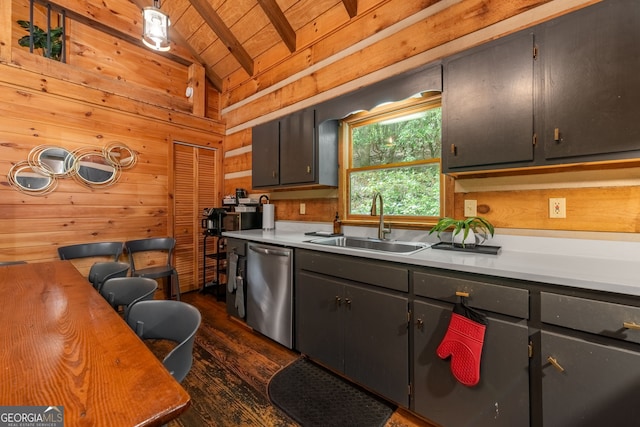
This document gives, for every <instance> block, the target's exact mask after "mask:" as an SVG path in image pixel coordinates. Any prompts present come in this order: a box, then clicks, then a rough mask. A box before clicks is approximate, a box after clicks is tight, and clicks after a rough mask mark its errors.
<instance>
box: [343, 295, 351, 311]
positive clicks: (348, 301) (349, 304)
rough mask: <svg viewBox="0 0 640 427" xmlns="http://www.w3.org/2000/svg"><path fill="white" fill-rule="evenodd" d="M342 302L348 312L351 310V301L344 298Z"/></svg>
mask: <svg viewBox="0 0 640 427" xmlns="http://www.w3.org/2000/svg"><path fill="white" fill-rule="evenodd" d="M344 302H345V303H346V304H347V308H349V310H351V299H349V298H345V299H344Z"/></svg>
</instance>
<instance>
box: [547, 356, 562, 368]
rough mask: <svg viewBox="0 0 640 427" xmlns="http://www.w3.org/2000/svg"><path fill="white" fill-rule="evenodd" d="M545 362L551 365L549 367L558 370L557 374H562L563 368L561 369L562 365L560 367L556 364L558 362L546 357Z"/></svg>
mask: <svg viewBox="0 0 640 427" xmlns="http://www.w3.org/2000/svg"><path fill="white" fill-rule="evenodd" d="M547 362H549V363H551V365H552V366H553V367H554V368H556V369H557V370H558V372H564V368H563V367H562V365H560V364H559V363H558V361H557V360H556V359H555V358H553V357H551V356H549V357H547Z"/></svg>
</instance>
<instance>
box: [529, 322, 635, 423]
mask: <svg viewBox="0 0 640 427" xmlns="http://www.w3.org/2000/svg"><path fill="white" fill-rule="evenodd" d="M611 344H613V342H608V341H607V342H606V343H603V344H600V343H595V342H589V341H586V340H583V339H580V338H576V337H571V336H568V335H564V334H559V333H554V332H549V331H542V351H541V356H542V358H543V360H542V414H543V415H542V418H543V426H544V427H590V426H593V427H601V426H635V425H638V422H639V420H640V406H639V405H638V392H639V391H640V353H638V352H635V351H630V350H627V349H624V348H620V347H616V346H615V344H614V345H611ZM550 358H551V359H553V364H552V363H551V362H550V360H549V359H550Z"/></svg>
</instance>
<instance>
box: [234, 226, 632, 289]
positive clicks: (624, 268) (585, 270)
mask: <svg viewBox="0 0 640 427" xmlns="http://www.w3.org/2000/svg"><path fill="white" fill-rule="evenodd" d="M302 227H303V228H301V226H299V225H295V226H291V224H280V223H277V224H276V229H275V230H270V231H263V230H243V231H231V232H225V233H223V235H224V236H227V237H235V238H239V239H246V240H251V241H255V242H261V243H266V244H275V245H281V246H287V247H293V248H304V249H311V250H315V251H319V252H329V253H335V254H344V255H351V256H359V257H363V258H367V259H379V260H383V261H391V262H398V263H404V264H409V265H416V266H426V267H435V268H442V269H447V270H455V271H462V272H469V273H477V274H486V275H491V276H497V277H505V278H512V279H520V280H527V281H534V282H541V283H547V284H552V285H563V286H570V287H576V288H582V289H591V290H598V291H607V292H615V293H621V294H628V295H635V296H640V271H639V270H640V268H639V267H640V243H639V242H627V241H619V242H615V241H592V240H581V239H558V238H547V237H515V238H514V236H498V235H496V237H494V239H492V240H491V241H490V242H487V243H486V244H490V245H494V246H501V248H502V249H501V251H500V253H499V254H498V255H482V254H476V253H469V252H457V251H448V250H440V249H432V248H427V249H423V250H421V251H418V252H416V253H413V254H400V253H391V252H380V251H374V250H362V249H351V248H343V247H335V246H325V245H319V244H316V243H309V241H310V240H313V239H317V238H319V237H314V236H307V235H305V234H304V232H305V231H329V230H330V228H327V227H330V226H329V225H327V226H324V225H323V224H322V223H311V224H305V225H303V226H302ZM360 230H362V227H348V229H345V230H343V232H344V233H345V235H348V236H353V235H361V236H362V235H363V234H365V235H366V234H367V233H368V234H370V231H364V232H363V231H360ZM365 230H366V229H365ZM398 234H400V235H399V236H398V237H396V236H392V240H399V241H413V242H416V241H420V242H425V243H431V244H434V243H437V242H438V241H439V239H437V238H436V237H435V235H431V236H429V235H428V234H427V233H424V232H415V231H414V232H411V231H406V230H405V232H404V233H402V232H401V230H400V231H398Z"/></svg>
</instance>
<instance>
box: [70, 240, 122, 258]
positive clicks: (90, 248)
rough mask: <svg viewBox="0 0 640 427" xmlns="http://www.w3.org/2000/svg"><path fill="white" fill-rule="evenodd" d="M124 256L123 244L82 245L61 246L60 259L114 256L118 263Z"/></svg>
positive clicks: (100, 243) (97, 243) (99, 243)
mask: <svg viewBox="0 0 640 427" xmlns="http://www.w3.org/2000/svg"><path fill="white" fill-rule="evenodd" d="M121 254H122V242H95V243H80V244H77V245H69V246H60V247H59V248H58V256H59V257H60V259H76V258H89V257H98V256H112V257H113V260H114V261H117V260H118V258H120V255H121Z"/></svg>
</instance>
